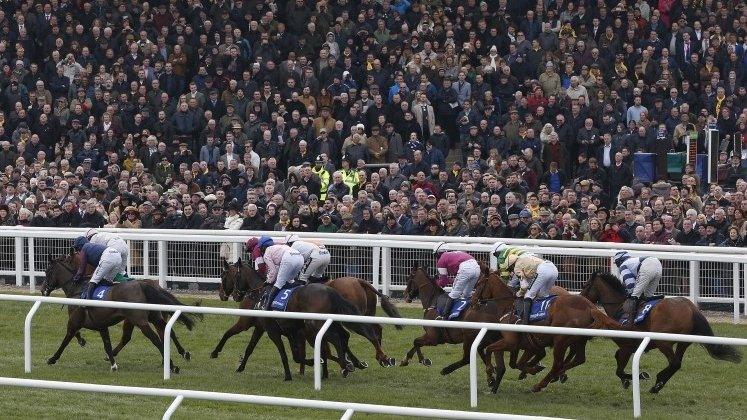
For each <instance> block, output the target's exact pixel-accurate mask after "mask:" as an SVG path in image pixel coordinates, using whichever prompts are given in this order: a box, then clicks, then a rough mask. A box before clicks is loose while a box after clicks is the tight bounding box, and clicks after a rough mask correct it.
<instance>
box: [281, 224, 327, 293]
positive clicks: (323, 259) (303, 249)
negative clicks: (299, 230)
mask: <svg viewBox="0 0 747 420" xmlns="http://www.w3.org/2000/svg"><path fill="white" fill-rule="evenodd" d="M285 243H286V244H287V245H288V246H290V247H291V248H293V249H295V250H296V251H298V252H300V253H301V255H303V259H304V261H305V265H304V268H303V271H302V272H301V275H300V276H299V278H298V280H299V281H301V282H303V283H309V282H311V283H321V282H322V281H323V280H324V272H325V271H326V270H327V266H328V265H329V262H330V259H331V257H330V255H329V251H327V248H325V247H324V245H322V244H317V243H315V242H311V241H302V240H300V239H299V238H298V235H288V236H286V237H285Z"/></svg>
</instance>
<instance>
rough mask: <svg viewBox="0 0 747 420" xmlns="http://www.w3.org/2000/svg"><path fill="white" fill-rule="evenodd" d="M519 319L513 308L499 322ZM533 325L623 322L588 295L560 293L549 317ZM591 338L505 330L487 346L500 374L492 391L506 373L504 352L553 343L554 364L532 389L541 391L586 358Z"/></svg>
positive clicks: (541, 350)
mask: <svg viewBox="0 0 747 420" xmlns="http://www.w3.org/2000/svg"><path fill="white" fill-rule="evenodd" d="M516 320H517V317H516V314H515V313H514V312H513V311H511V312H509V313H507V314H506V315H504V316H503V317H502V318H501V321H500V322H502V323H514V322H515V321H516ZM533 325H545V326H553V327H570V328H592V329H599V328H611V329H619V328H620V324H618V323H617V322H615V320H613V319H612V318H610V317H608V316H607V315H605V314H604V313H603V312H602V311H600V310H599V309H597V307H596V306H595V305H594V304H592V303H591V302H590V301H589V300H588V299H586V298H584V297H582V296H578V295H571V294H561V295H558V297H557V298H556V299H555V302H554V303H553V304H552V306H550V309H549V310H548V315H547V318H546V319H545V320H544V321H541V322H537V323H534V324H533ZM589 339H590V338H589V337H584V336H570V335H560V334H558V335H549V334H527V333H516V332H512V331H503V332H502V338H501V339H500V340H498V341H496V342H495V343H493V344H491V345H489V346H487V347H486V348H485V352H486V356H488V357H489V356H490V354H492V353H496V363H497V374H496V381H495V382H494V384H493V387H492V392H493V393H495V392H497V391H498V387H499V385H500V383H501V380H502V379H503V375H504V374H505V372H506V368H505V365H504V360H503V352H505V351H516V350H519V349H522V350H529V351H530V352H534V353H539V354H543V355H544V348H545V347H550V346H552V347H553V364H552V368H551V369H550V371H549V372H548V373H547V375H545V377H544V378H543V379H542V380H541V381H540V382H539V383H538V384H536V385H535V386H534V387H533V388H532V391H534V392H538V391H541V390H542V389H544V388H545V387H546V386H547V385H548V384H549V383H550V382H552V381H555V380H558V379H561V378H562V375H564V374H565V372H566V371H567V370H569V369H571V368H573V367H576V366H578V365H581V364H583V363H584V362H586V343H587V341H589ZM568 349H570V352H569V355H568V358H566V351H567V350H568Z"/></svg>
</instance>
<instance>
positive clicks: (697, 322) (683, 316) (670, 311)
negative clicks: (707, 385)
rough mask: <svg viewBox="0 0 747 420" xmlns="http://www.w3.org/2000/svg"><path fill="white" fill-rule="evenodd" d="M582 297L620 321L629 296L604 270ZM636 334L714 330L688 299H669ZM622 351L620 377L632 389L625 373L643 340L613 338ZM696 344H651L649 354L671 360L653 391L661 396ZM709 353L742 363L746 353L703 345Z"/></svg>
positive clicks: (636, 328)
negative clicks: (687, 352)
mask: <svg viewBox="0 0 747 420" xmlns="http://www.w3.org/2000/svg"><path fill="white" fill-rule="evenodd" d="M581 296H583V297H585V298H587V299H588V300H590V301H591V302H593V303H595V304H599V305H600V306H601V307H602V308H604V311H605V312H606V313H607V314H608V315H610V316H612V317H614V318H618V317H619V316H620V315H622V306H623V302H625V299H626V297H627V290H626V289H625V286H623V284H622V283H621V282H620V281H619V280H618V279H617V278H616V277H615V276H613V275H612V274H610V273H607V272H602V271H595V272H594V273H592V275H591V278H590V279H589V281H588V282H587V283H586V285H584V288H583V290H582V291H581ZM627 328H628V329H629V330H632V331H650V332H661V333H670V334H693V335H703V336H713V330H712V329H711V325H710V324H709V323H708V320H707V319H706V317H705V316H704V315H703V313H702V312H700V310H699V309H698V307H697V306H696V305H695V304H694V303H692V302H691V301H690V300H689V299H687V298H684V297H672V298H665V299H663V300H662V301H661V302H659V303H658V304H657V305H656V306H654V307H653V309H651V312H650V313H649V315H648V317H647V318H646V319H645V320H644V321H643V322H642V323H640V325H630V326H628V327H627ZM613 341H614V342H615V343H616V344H617V345H618V347H619V349H618V350H617V352H616V353H615V359H617V370H616V374H617V377H618V378H620V381H621V382H622V385H623V387H624V388H627V387H629V386H630V381H631V375H630V374H629V373H626V372H625V367H626V366H627V365H628V360H630V356H631V355H632V354H633V352H635V351H636V349H637V348H638V346H639V345H640V340H632V339H613ZM691 344H692V343H687V342H679V343H676V350H675V343H673V342H671V341H651V343H650V344H649V345H648V347H647V349H646V351H649V350H652V349H658V350H659V351H660V352H661V353H662V354H664V357H666V358H667V361H668V365H667V367H665V368H664V369H663V370H661V371H660V372H659V373H658V374H657V375H656V383H655V384H654V386H653V387H651V389H650V392H651V393H653V394H656V393H658V392H659V391H661V389H662V388H664V385H666V384H667V382H668V381H669V379H671V378H672V376H673V375H674V374H675V373H676V372H677V371H678V370H679V369H680V368H681V367H682V358H683V356H684V355H685V351H686V350H687V348H688V347H690V345H691ZM703 347H705V349H706V351H707V352H708V354H709V355H710V356H711V357H712V358H714V359H716V360H724V361H727V362H731V363H739V362H741V360H742V354H741V353H740V352H739V351H738V350H737V349H736V348H734V347H732V346H726V345H716V344H703Z"/></svg>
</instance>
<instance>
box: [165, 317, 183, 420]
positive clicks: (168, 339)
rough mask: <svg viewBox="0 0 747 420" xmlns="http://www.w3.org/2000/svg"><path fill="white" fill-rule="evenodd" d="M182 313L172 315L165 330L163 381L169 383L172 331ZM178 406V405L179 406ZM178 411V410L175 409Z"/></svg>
mask: <svg viewBox="0 0 747 420" xmlns="http://www.w3.org/2000/svg"><path fill="white" fill-rule="evenodd" d="M181 314H182V311H176V312H174V314H173V315H171V319H169V322H167V323H166V328H165V329H164V330H163V380H164V381H168V380H169V379H171V329H172V328H174V323H175V322H176V320H177V319H178V318H179V315H181ZM177 405H178V404H177ZM175 409H176V408H175Z"/></svg>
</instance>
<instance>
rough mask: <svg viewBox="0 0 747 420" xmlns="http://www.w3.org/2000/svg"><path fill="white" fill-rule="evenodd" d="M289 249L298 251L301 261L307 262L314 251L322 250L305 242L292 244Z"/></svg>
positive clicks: (311, 243) (313, 244)
mask: <svg viewBox="0 0 747 420" xmlns="http://www.w3.org/2000/svg"><path fill="white" fill-rule="evenodd" d="M291 248H293V249H295V250H296V251H298V252H299V253H300V254H301V255H303V259H304V260H306V261H308V260H309V258H311V254H312V253H313V252H314V251H318V250H319V249H323V247H321V246H319V245H317V244H315V243H313V242H306V241H295V242H293V245H292V246H291Z"/></svg>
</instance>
